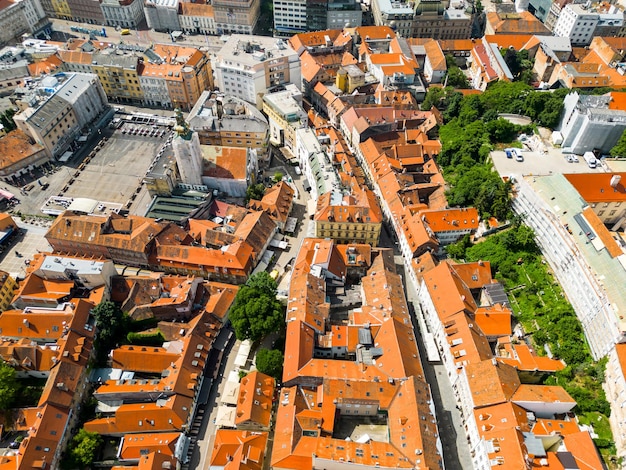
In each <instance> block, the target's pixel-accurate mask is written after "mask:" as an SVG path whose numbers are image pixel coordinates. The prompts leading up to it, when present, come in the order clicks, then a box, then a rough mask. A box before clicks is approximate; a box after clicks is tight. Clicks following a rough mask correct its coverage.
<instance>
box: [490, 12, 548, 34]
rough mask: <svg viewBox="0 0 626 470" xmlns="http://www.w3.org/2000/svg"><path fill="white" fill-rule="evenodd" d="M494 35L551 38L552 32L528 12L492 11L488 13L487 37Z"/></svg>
mask: <svg viewBox="0 0 626 470" xmlns="http://www.w3.org/2000/svg"><path fill="white" fill-rule="evenodd" d="M493 34H512V35H521V34H524V35H526V34H538V35H546V36H549V35H550V31H548V29H547V28H546V27H545V25H544V24H543V23H542V22H541V21H539V20H538V19H537V18H536V17H535V16H533V14H532V13H530V12H528V11H522V12H519V13H504V12H502V13H500V12H497V11H492V12H489V13H487V23H486V25H485V35H493Z"/></svg>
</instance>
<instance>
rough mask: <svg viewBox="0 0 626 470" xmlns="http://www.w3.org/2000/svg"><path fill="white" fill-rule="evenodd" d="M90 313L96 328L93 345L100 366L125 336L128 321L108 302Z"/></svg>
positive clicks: (102, 303)
mask: <svg viewBox="0 0 626 470" xmlns="http://www.w3.org/2000/svg"><path fill="white" fill-rule="evenodd" d="M92 313H93V315H94V317H95V318H96V327H97V334H96V340H95V344H94V345H95V348H96V356H97V362H98V363H99V364H102V363H103V362H105V361H106V357H107V355H108V354H109V351H111V349H113V348H114V347H115V346H116V344H117V342H118V340H119V338H124V337H125V336H126V333H127V331H126V330H127V326H128V321H127V317H126V316H125V315H124V313H123V312H122V310H121V309H120V308H119V307H118V306H117V305H116V304H115V303H113V302H111V301H109V300H106V301H104V302H101V303H99V304H98V305H96V307H95V308H94V309H93V311H92Z"/></svg>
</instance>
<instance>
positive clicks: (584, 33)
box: [552, 4, 623, 47]
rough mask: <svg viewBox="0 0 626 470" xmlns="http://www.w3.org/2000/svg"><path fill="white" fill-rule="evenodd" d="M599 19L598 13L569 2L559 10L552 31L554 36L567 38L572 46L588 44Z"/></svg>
mask: <svg viewBox="0 0 626 470" xmlns="http://www.w3.org/2000/svg"><path fill="white" fill-rule="evenodd" d="M599 21H600V16H599V15H598V13H595V12H591V11H589V10H587V9H585V8H584V7H583V5H578V4H570V5H566V6H565V8H563V10H561V14H560V15H559V19H558V20H556V23H555V25H554V30H553V31H552V32H553V33H554V35H555V36H561V37H567V38H569V39H570V41H571V42H572V46H579V47H582V46H588V45H589V44H590V43H591V40H592V39H593V38H594V35H595V30H596V26H597V25H598V23H599ZM622 21H623V18H622Z"/></svg>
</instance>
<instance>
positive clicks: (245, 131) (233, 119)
mask: <svg viewBox="0 0 626 470" xmlns="http://www.w3.org/2000/svg"><path fill="white" fill-rule="evenodd" d="M187 122H188V123H189V128H190V129H191V130H192V131H193V132H196V133H197V134H198V137H199V138H200V143H201V144H203V145H226V146H228V147H242V148H252V149H254V150H256V152H257V155H258V157H259V159H262V160H263V159H265V158H266V155H267V153H268V151H267V150H268V145H267V144H268V139H269V126H268V122H267V118H266V117H265V116H264V115H263V113H262V112H261V111H259V110H258V109H257V108H256V107H255V106H254V105H252V104H250V103H248V102H247V101H244V100H242V99H240V98H235V97H234V96H226V95H224V94H223V93H219V92H215V91H205V92H203V93H202V95H201V96H200V98H199V99H198V101H196V104H195V105H194V106H193V109H192V110H191V111H190V112H189V115H188V116H187Z"/></svg>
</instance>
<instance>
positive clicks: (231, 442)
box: [210, 429, 268, 470]
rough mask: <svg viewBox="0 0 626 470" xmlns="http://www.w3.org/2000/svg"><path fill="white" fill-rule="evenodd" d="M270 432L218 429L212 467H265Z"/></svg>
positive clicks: (211, 461)
mask: <svg viewBox="0 0 626 470" xmlns="http://www.w3.org/2000/svg"><path fill="white" fill-rule="evenodd" d="M267 438H268V434H267V433H266V432H252V431H239V430H235V429H218V430H217V432H216V433H215V442H214V443H213V454H212V455H211V460H210V465H211V467H210V468H224V469H227V468H229V467H231V466H232V467H233V468H241V469H244V468H245V469H249V470H260V469H261V468H263V462H264V460H263V459H264V458H265V451H266V448H267Z"/></svg>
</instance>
